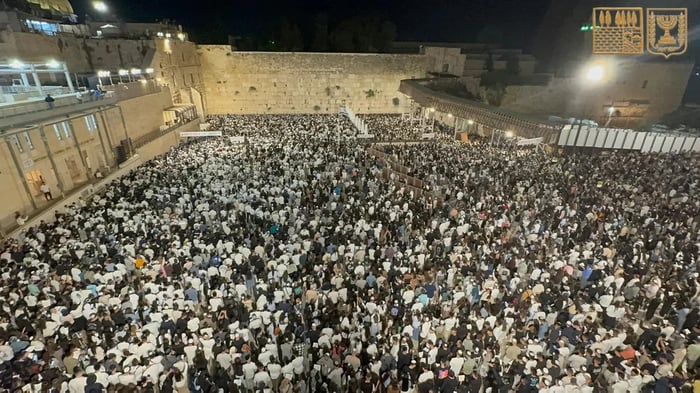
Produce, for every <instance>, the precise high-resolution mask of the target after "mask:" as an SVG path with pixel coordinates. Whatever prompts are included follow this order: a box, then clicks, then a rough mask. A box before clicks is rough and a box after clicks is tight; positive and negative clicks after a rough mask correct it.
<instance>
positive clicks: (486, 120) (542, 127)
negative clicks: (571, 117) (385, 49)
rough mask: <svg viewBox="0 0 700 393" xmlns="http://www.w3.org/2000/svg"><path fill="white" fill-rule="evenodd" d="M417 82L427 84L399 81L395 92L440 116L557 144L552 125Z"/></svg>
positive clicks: (555, 128) (557, 130)
mask: <svg viewBox="0 0 700 393" xmlns="http://www.w3.org/2000/svg"><path fill="white" fill-rule="evenodd" d="M421 83H427V80H413V79H406V80H402V81H401V85H400V87H399V91H400V92H402V93H403V94H406V95H407V96H409V97H411V98H412V99H413V100H414V101H415V102H417V103H418V104H420V105H422V106H424V107H432V108H435V110H437V111H439V112H442V113H451V114H452V115H454V116H456V117H459V118H462V119H469V120H473V121H474V122H476V123H478V124H481V125H483V126H485V127H488V128H492V129H496V130H509V131H514V132H515V133H516V134H517V135H518V136H522V137H525V138H537V137H542V138H543V139H544V141H545V143H548V144H553V143H557V141H558V139H559V129H560V127H558V126H556V125H552V124H548V123H547V122H545V121H540V120H538V119H535V118H534V117H532V116H528V115H526V114H521V113H515V112H511V111H508V110H505V109H501V108H497V107H492V106H490V105H486V104H483V103H480V102H477V101H472V100H467V99H463V98H458V97H455V96H451V95H449V94H445V93H441V92H438V91H434V90H431V89H430V88H428V87H426V86H424V85H423V84H421Z"/></svg>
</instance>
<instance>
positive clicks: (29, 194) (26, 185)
mask: <svg viewBox="0 0 700 393" xmlns="http://www.w3.org/2000/svg"><path fill="white" fill-rule="evenodd" d="M5 143H7V148H8V149H9V150H10V155H11V156H12V161H13V162H14V163H15V168H16V169H17V174H18V175H19V177H20V179H22V186H23V187H24V192H26V193H27V197H28V198H29V202H30V203H31V204H32V208H34V209H36V208H37V206H36V201H35V200H34V196H33V195H32V190H31V189H30V188H29V183H27V178H26V177H25V176H24V170H23V169H22V165H21V164H20V162H19V158H17V152H15V149H14V146H12V143H11V142H10V138H8V137H5Z"/></svg>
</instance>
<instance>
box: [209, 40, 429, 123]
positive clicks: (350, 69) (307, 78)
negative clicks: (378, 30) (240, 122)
mask: <svg viewBox="0 0 700 393" xmlns="http://www.w3.org/2000/svg"><path fill="white" fill-rule="evenodd" d="M199 53H200V61H201V64H202V75H203V77H204V87H205V98H206V105H207V110H208V113H212V114H217V113H218V114H221V113H335V112H337V111H338V109H339V107H341V106H343V105H347V106H349V107H350V108H352V109H353V110H354V111H355V112H357V113H390V112H402V111H404V110H405V109H406V108H407V106H408V104H409V103H408V100H407V98H406V97H405V96H403V95H402V94H401V93H399V92H398V88H399V83H400V81H401V80H402V79H410V78H422V77H424V76H425V74H426V71H427V70H429V69H431V67H432V64H431V62H432V61H433V60H432V59H430V58H428V57H426V56H421V55H389V54H354V53H353V54H349V53H292V52H278V53H270V52H232V51H231V49H230V47H228V46H223V45H203V46H200V47H199Z"/></svg>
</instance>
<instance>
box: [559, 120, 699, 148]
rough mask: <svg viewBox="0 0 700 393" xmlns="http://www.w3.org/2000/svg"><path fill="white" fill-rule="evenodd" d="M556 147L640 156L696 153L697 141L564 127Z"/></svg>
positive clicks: (691, 137)
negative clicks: (629, 152) (638, 154)
mask: <svg viewBox="0 0 700 393" xmlns="http://www.w3.org/2000/svg"><path fill="white" fill-rule="evenodd" d="M559 146H567V147H590V148H596V149H612V150H636V151H641V152H642V153H683V152H691V151H693V152H700V137H696V136H688V135H671V134H661V133H658V132H639V131H634V130H623V129H619V128H599V127H589V126H587V125H583V126H579V125H573V126H572V125H566V126H564V127H563V128H562V129H561V131H560V133H559Z"/></svg>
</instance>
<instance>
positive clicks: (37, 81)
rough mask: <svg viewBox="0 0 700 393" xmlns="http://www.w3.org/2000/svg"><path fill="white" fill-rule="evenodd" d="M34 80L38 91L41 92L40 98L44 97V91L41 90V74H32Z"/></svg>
mask: <svg viewBox="0 0 700 393" xmlns="http://www.w3.org/2000/svg"><path fill="white" fill-rule="evenodd" d="M32 79H34V85H36V89H37V91H38V92H39V95H40V96H43V95H44V91H43V90H42V89H41V81H40V80H39V74H37V73H36V72H32Z"/></svg>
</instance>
